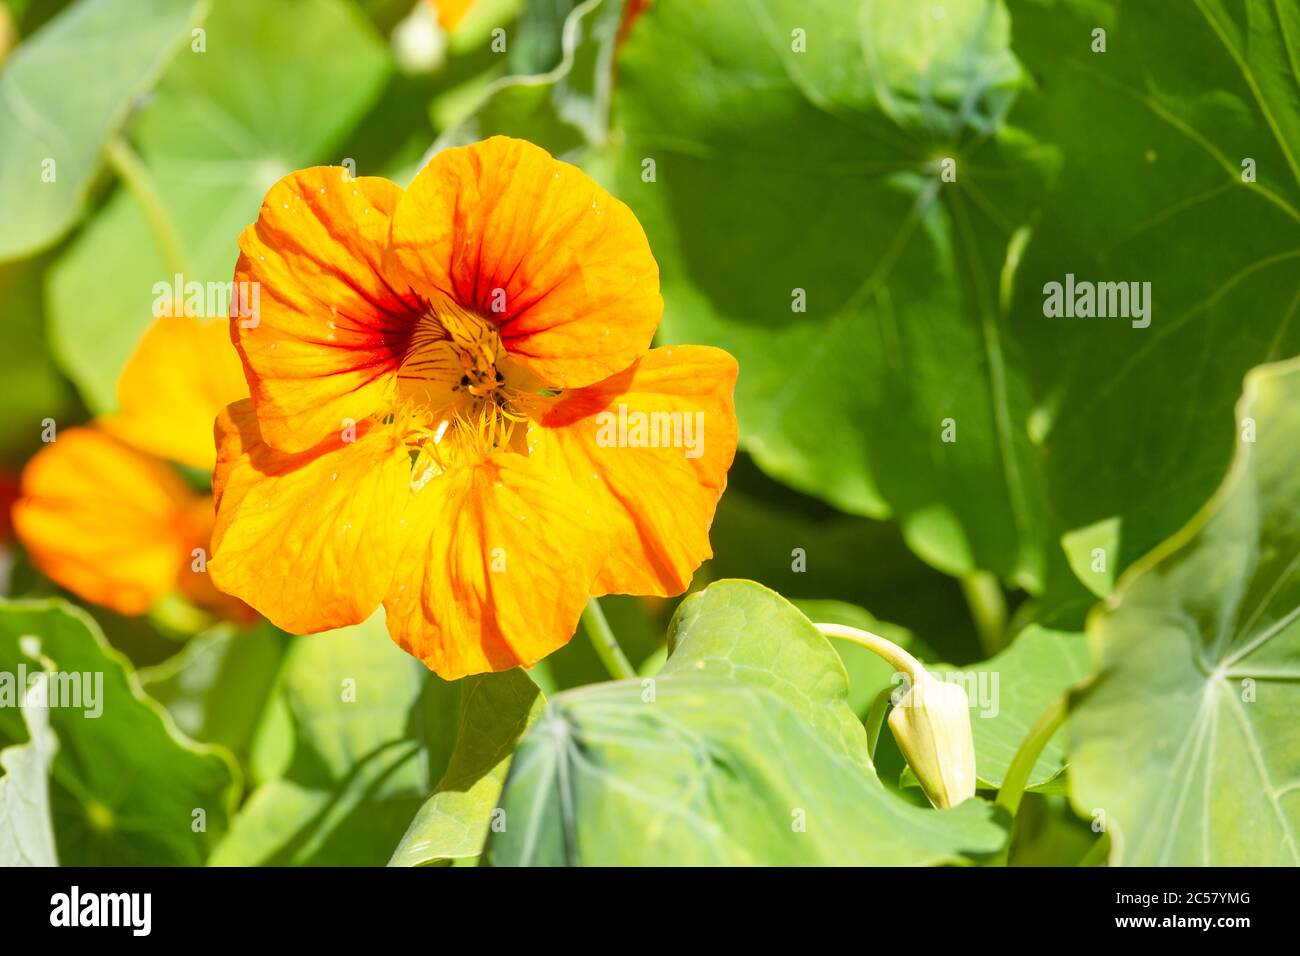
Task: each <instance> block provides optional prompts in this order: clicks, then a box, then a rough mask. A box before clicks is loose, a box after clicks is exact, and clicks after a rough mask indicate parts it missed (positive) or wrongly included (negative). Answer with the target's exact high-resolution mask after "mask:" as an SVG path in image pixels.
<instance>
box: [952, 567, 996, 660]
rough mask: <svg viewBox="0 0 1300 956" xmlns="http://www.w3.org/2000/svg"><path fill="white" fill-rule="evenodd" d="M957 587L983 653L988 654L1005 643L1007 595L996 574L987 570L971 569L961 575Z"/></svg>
mask: <svg viewBox="0 0 1300 956" xmlns="http://www.w3.org/2000/svg"><path fill="white" fill-rule="evenodd" d="M961 591H962V594H963V595H965V597H966V605H967V607H969V608H970V614H971V619H972V620H973V621H974V622H975V633H977V634H978V635H979V639H980V645H981V646H982V647H983V648H984V653H985V655H986V656H988V657H992V656H993V655H994V654H996V653H997V652H998V651H1000V650H1002V649H1003V648H1004V647H1006V628H1007V599H1006V596H1005V595H1004V594H1003V593H1002V585H1001V584H1000V583H999V582H998V579H997V576H996V575H994V574H990V573H989V572H988V571H972V572H970V573H969V574H963V575H962V576H961Z"/></svg>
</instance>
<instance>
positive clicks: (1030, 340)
mask: <svg viewBox="0 0 1300 956" xmlns="http://www.w3.org/2000/svg"><path fill="white" fill-rule="evenodd" d="M1009 6H1010V10H1011V14H1012V19H1013V22H1014V23H1015V31H1014V34H1015V51H1016V53H1017V55H1018V56H1019V57H1020V59H1021V60H1022V61H1023V62H1024V64H1025V65H1026V67H1027V69H1028V70H1029V71H1030V72H1031V73H1032V75H1033V76H1034V78H1035V83H1034V86H1033V88H1032V90H1027V91H1025V92H1024V93H1022V95H1021V96H1020V98H1019V99H1018V101H1017V105H1016V108H1015V109H1014V110H1013V111H1012V113H1011V120H1012V122H1014V123H1016V124H1018V125H1021V126H1023V127H1024V128H1026V129H1027V130H1029V131H1030V132H1031V133H1032V135H1034V136H1035V137H1037V138H1038V139H1040V140H1042V141H1044V142H1047V143H1051V144H1053V145H1055V146H1056V147H1058V148H1059V149H1060V151H1061V156H1062V158H1063V162H1062V166H1061V168H1060V172H1059V175H1058V176H1057V177H1056V179H1055V181H1054V184H1053V188H1052V189H1051V190H1050V191H1049V192H1047V193H1046V194H1045V195H1044V196H1043V197H1042V200H1041V203H1042V213H1041V215H1040V216H1039V217H1038V221H1037V222H1036V224H1035V226H1034V232H1033V239H1032V241H1031V242H1030V243H1029V244H1028V245H1027V247H1026V248H1025V250H1024V256H1023V258H1022V260H1021V263H1020V268H1019V271H1018V273H1017V277H1016V278H1017V282H1016V293H1015V296H1014V299H1015V304H1014V307H1013V310H1012V314H1011V320H1010V322H1011V327H1012V328H1013V329H1014V330H1015V332H1016V338H1017V341H1018V343H1019V351H1020V354H1022V355H1024V356H1026V357H1029V358H1031V359H1032V360H1031V361H1029V362H1028V363H1027V364H1026V365H1025V370H1026V371H1027V373H1028V379H1029V380H1028V388H1029V389H1030V391H1031V392H1032V394H1033V396H1034V410H1033V413H1032V415H1033V422H1034V425H1033V432H1034V435H1035V441H1036V443H1037V445H1038V447H1039V454H1040V459H1041V461H1042V463H1043V477H1044V481H1045V483H1046V486H1047V495H1048V498H1049V499H1050V501H1051V504H1052V508H1053V511H1054V512H1055V514H1056V519H1055V520H1056V522H1057V524H1058V525H1059V529H1060V532H1061V533H1063V534H1064V533H1066V532H1079V534H1077V535H1076V536H1075V537H1074V538H1073V540H1072V541H1071V540H1067V548H1068V547H1070V545H1071V544H1072V543H1073V544H1075V545H1077V544H1079V543H1080V542H1081V540H1083V539H1086V538H1087V536H1088V534H1089V533H1091V534H1092V535H1093V536H1094V537H1095V536H1096V535H1097V533H1098V532H1104V535H1106V536H1109V537H1110V538H1111V541H1110V542H1109V544H1107V543H1106V542H1104V541H1098V542H1095V543H1093V544H1092V545H1091V547H1089V548H1088V550H1087V551H1086V552H1084V553H1082V554H1077V555H1076V556H1075V561H1074V564H1075V567H1076V569H1077V570H1080V571H1081V573H1080V578H1081V580H1083V581H1084V583H1085V584H1087V585H1088V586H1089V587H1090V588H1092V589H1093V590H1094V591H1100V592H1102V593H1106V592H1108V590H1109V588H1110V586H1111V584H1112V583H1113V581H1114V580H1115V578H1116V576H1117V575H1118V574H1119V573H1121V572H1122V571H1123V570H1124V569H1125V568H1126V567H1128V566H1129V565H1131V564H1132V563H1133V561H1134V560H1136V559H1137V558H1139V557H1141V556H1142V555H1144V554H1146V553H1147V552H1148V551H1150V550H1151V549H1152V548H1153V547H1155V546H1156V545H1157V544H1159V543H1160V542H1161V541H1163V540H1164V539H1166V538H1167V537H1169V535H1171V534H1173V533H1174V532H1175V531H1177V530H1178V529H1179V528H1180V527H1182V526H1183V525H1184V524H1185V523H1186V522H1187V521H1188V520H1189V519H1190V518H1191V517H1192V515H1193V513H1194V512H1195V511H1196V510H1197V509H1198V508H1199V507H1200V506H1201V505H1202V504H1203V503H1204V502H1205V500H1206V499H1207V498H1208V497H1209V496H1210V495H1211V493H1212V492H1213V491H1214V489H1215V487H1217V485H1218V484H1219V482H1220V481H1221V479H1222V477H1223V474H1224V472H1225V470H1226V469H1227V467H1228V463H1229V460H1230V458H1231V455H1232V450H1233V447H1234V444H1235V442H1234V437H1235V436H1234V432H1235V431H1236V429H1237V428H1238V427H1239V425H1238V424H1237V423H1235V422H1234V420H1233V414H1232V409H1233V403H1234V402H1235V401H1236V399H1237V397H1238V395H1239V393H1240V389H1241V380H1242V377H1243V376H1244V375H1245V373H1246V372H1247V370H1249V369H1250V368H1251V367H1253V366H1255V365H1257V364H1259V363H1262V362H1270V361H1274V360H1277V359H1284V358H1288V357H1290V356H1293V355H1295V354H1297V353H1298V352H1300V322H1297V321H1295V319H1296V312H1297V308H1300V162H1298V161H1297V156H1298V151H1300V97H1297V94H1296V79H1295V70H1296V64H1297V63H1300V8H1298V7H1297V6H1296V4H1294V3H1274V2H1272V0H1186V2H1182V0H1151V2H1139V3H1121V2H1116V0H1069V2H1065V0H1060V2H1044V0H1010V3H1009ZM1099 29H1100V30H1105V41H1106V49H1105V52H1093V49H1092V48H1093V45H1094V43H1095V39H1094V35H1093V31H1094V30H1099ZM1250 179H1253V180H1254V181H1248V180H1250ZM1067 272H1068V273H1073V274H1074V275H1075V277H1076V279H1078V280H1089V281H1100V280H1111V281H1129V282H1137V281H1141V282H1149V283H1150V304H1151V311H1150V314H1149V318H1150V325H1149V326H1148V327H1147V328H1133V327H1132V323H1131V322H1130V321H1126V320H1124V319H1122V318H1121V319H1099V318H1092V319H1089V318H1075V319H1066V318H1057V319H1049V318H1047V317H1045V316H1044V314H1043V304H1044V293H1043V287H1044V285H1045V284H1046V283H1048V282H1053V281H1054V282H1058V283H1060V282H1064V281H1065V277H1066V273H1067ZM1098 546H1105V547H1106V549H1107V550H1106V555H1105V556H1106V559H1107V560H1106V562H1105V565H1104V567H1105V569H1106V570H1105V572H1103V573H1100V574H1099V573H1097V572H1094V571H1093V570H1092V567H1093V555H1092V553H1091V552H1092V548H1093V547H1098ZM1098 566H1102V565H1098Z"/></svg>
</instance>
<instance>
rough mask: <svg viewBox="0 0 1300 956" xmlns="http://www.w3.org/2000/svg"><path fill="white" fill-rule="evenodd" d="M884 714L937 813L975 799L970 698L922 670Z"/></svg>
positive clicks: (963, 692) (960, 690)
mask: <svg viewBox="0 0 1300 956" xmlns="http://www.w3.org/2000/svg"><path fill="white" fill-rule="evenodd" d="M910 676H911V677H912V686H911V687H909V688H908V689H907V693H906V694H904V695H903V696H902V698H901V699H900V700H899V701H898V703H897V704H896V705H895V706H894V709H893V711H892V712H891V713H890V715H889V729H890V730H891V731H893V734H894V740H896V741H898V749H899V750H901V751H902V752H903V757H904V758H905V759H906V760H907V765H908V766H909V767H911V768H912V773H913V774H915V775H916V779H917V781H918V782H919V783H920V784H921V789H922V790H924V791H925V795H926V796H927V797H929V798H930V802H931V803H932V804H934V805H935V806H936V807H938V808H939V809H941V810H942V809H947V808H948V807H954V806H956V805H957V804H959V803H961V802H962V801H963V800H965V799H967V798H968V797H973V796H975V741H974V738H973V737H972V736H971V726H970V700H969V699H968V698H967V697H966V691H965V690H963V689H962V687H961V686H960V685H958V684H946V683H944V682H943V681H940V680H938V679H937V678H935V677H933V676H932V675H930V674H929V673H927V672H926V671H925V670H924V669H918V670H917V671H915V672H914V673H913V674H912V675H910Z"/></svg>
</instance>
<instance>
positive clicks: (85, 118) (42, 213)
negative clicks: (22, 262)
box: [0, 0, 207, 261]
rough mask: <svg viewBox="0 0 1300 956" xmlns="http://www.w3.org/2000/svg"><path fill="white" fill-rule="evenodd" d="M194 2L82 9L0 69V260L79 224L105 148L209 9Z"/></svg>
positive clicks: (99, 1)
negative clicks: (0, 197)
mask: <svg viewBox="0 0 1300 956" xmlns="http://www.w3.org/2000/svg"><path fill="white" fill-rule="evenodd" d="M206 6H207V4H206V3H201V2H199V0H79V2H78V3H75V4H73V5H72V6H71V7H69V8H68V9H67V10H65V11H64V12H63V13H61V14H60V15H59V16H58V17H56V18H55V19H54V20H53V21H51V22H50V23H48V24H46V25H45V26H44V27H43V28H42V29H40V30H39V31H37V32H36V34H35V35H34V36H32V37H31V38H30V39H28V40H26V41H25V42H23V43H21V44H19V46H18V48H17V49H16V50H15V51H14V53H13V55H12V56H11V57H10V58H9V60H8V61H7V62H6V63H5V65H4V68H3V70H0V137H2V138H0V196H4V202H3V204H0V261H3V260H6V259H15V258H18V257H21V256H24V255H29V254H30V253H32V252H35V251H37V250H39V249H42V248H44V247H46V246H48V245H50V244H51V243H53V242H54V241H55V240H56V239H58V238H59V236H61V235H62V234H63V233H64V232H66V231H67V230H68V229H69V228H70V227H71V226H72V225H73V224H74V223H75V222H76V221H77V218H78V217H79V216H80V215H81V212H82V207H83V206H84V205H85V202H86V198H87V193H88V191H89V190H90V186H91V183H92V182H93V180H94V177H95V174H96V172H97V171H98V170H99V168H100V165H101V162H102V156H103V150H104V145H105V144H106V143H107V142H108V140H109V139H110V138H111V137H112V136H113V135H115V134H116V132H117V130H118V129H119V128H120V127H121V125H122V123H123V122H125V120H126V118H127V116H128V114H129V113H130V111H131V107H132V106H133V102H134V100H135V98H136V97H137V96H139V95H140V94H141V93H143V92H145V91H146V90H147V89H148V88H149V87H150V86H151V85H152V84H153V82H154V81H155V80H156V79H157V78H158V75H159V74H160V73H161V72H162V70H163V68H164V66H165V65H166V64H167V61H168V60H170V59H171V58H172V57H173V56H174V55H175V54H176V51H177V50H178V49H179V48H180V47H181V46H182V45H183V44H184V43H185V42H187V41H188V40H189V38H190V29H191V27H192V26H193V25H194V24H195V23H196V22H198V19H199V18H200V16H201V15H202V13H203V11H204V10H205V9H206Z"/></svg>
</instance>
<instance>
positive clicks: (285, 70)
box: [49, 0, 390, 412]
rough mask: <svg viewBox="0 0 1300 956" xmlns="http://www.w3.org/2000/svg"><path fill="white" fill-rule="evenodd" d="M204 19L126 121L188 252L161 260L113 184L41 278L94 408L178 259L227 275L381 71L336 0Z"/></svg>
mask: <svg viewBox="0 0 1300 956" xmlns="http://www.w3.org/2000/svg"><path fill="white" fill-rule="evenodd" d="M204 29H205V30H206V37H205V50H204V52H195V51H194V50H192V49H186V50H185V51H183V52H182V53H181V54H180V55H179V56H178V57H177V58H176V60H175V61H174V62H173V63H172V65H171V67H170V68H169V69H168V70H167V73H166V74H165V76H164V77H163V79H162V81H161V82H160V83H159V85H158V89H157V91H156V95H155V97H154V99H153V101H152V102H151V103H149V104H148V105H147V106H146V107H144V108H143V109H141V110H140V112H139V114H138V116H137V117H136V119H135V122H134V124H133V126H132V129H131V133H132V139H133V141H134V142H135V144H136V146H137V149H138V152H139V154H140V158H141V160H142V161H143V163H144V166H145V170H146V173H147V175H148V176H149V177H150V178H151V179H152V182H153V185H154V187H155V188H156V191H157V193H158V196H159V198H160V201H161V204H162V207H163V212H164V214H165V216H166V217H167V219H169V220H170V223H171V226H172V227H173V228H174V230H175V231H176V233H177V235H178V237H179V241H180V244H181V246H182V247H183V249H182V255H183V256H184V259H185V261H184V262H183V263H177V262H171V261H168V260H167V258H165V256H164V253H163V252H162V251H161V250H160V248H159V245H158V240H157V237H156V235H155V233H154V232H153V231H152V230H151V227H150V225H149V222H148V220H147V218H146V216H145V215H144V213H143V212H142V210H141V208H140V205H139V204H138V202H137V200H136V198H135V197H134V196H133V195H131V194H129V193H128V192H126V191H125V190H123V189H119V190H118V192H117V193H116V194H115V195H114V196H113V197H112V199H111V200H110V201H109V202H108V204H107V205H106V207H105V208H104V209H103V210H102V211H101V213H100V214H99V215H97V216H95V218H94V219H93V220H91V222H90V223H89V224H88V226H87V227H86V230H85V232H84V233H83V234H82V235H81V236H79V237H78V238H77V240H76V241H75V242H74V243H73V244H72V246H71V247H70V248H69V249H68V250H67V252H66V253H65V254H64V255H63V256H62V257H61V258H60V260H59V261H58V262H57V263H56V264H55V266H54V268H53V269H52V271H51V275H50V278H49V302H50V311H51V322H52V339H53V341H54V345H55V349H56V353H57V357H58V358H59V360H60V361H61V363H62V364H63V367H64V370H65V371H66V372H67V373H68V375H69V376H70V377H71V378H72V379H73V381H74V382H75V383H76V385H77V387H78V388H79V389H80V391H81V394H82V397H83V398H84V399H85V400H86V403H87V405H89V406H90V408H91V410H92V411H95V412H103V411H110V410H112V409H114V408H115V407H116V403H117V399H116V385H117V378H118V374H119V372H120V371H121V368H122V366H123V364H124V363H125V362H126V359H127V357H128V356H129V355H130V353H131V350H132V349H133V348H134V346H135V343H136V341H137V340H138V339H139V337H140V335H141V334H142V333H143V332H144V330H145V328H146V327H147V326H148V325H149V322H150V321H151V318H152V308H153V304H154V299H155V296H156V293H155V284H156V283H160V282H161V283H165V284H166V285H167V286H168V287H171V286H172V285H173V284H174V275H175V272H176V270H177V269H180V270H181V271H182V273H183V279H184V281H185V282H191V281H193V282H200V283H205V284H206V283H209V282H212V283H229V282H230V281H231V279H232V277H233V275H234V269H235V260H236V259H237V257H238V248H237V246H236V240H237V239H238V237H239V234H240V232H242V231H243V229H244V227H246V226H247V225H249V223H251V222H253V221H254V220H255V219H256V218H257V213H258V209H259V207H260V205H261V202H262V197H263V196H264V195H265V193H266V190H267V188H269V187H270V186H271V185H272V184H274V183H275V182H276V181H277V180H279V179H280V178H281V177H283V176H284V175H286V174H287V173H289V172H291V171H293V170H295V169H298V168H301V167H305V166H312V165H316V164H320V163H326V164H340V163H342V162H343V160H344V159H345V157H343V156H338V155H332V154H331V153H330V152H329V150H330V149H331V148H333V147H334V146H335V145H336V144H337V142H338V141H339V139H340V138H341V137H342V136H343V135H345V134H346V133H347V131H348V129H349V128H350V127H351V126H352V125H353V124H354V123H355V122H356V121H357V120H358V118H359V117H360V116H361V114H362V112H363V111H364V110H365V109H366V108H367V107H368V106H369V105H370V103H371V102H372V101H373V99H374V97H375V96H376V95H377V93H378V91H379V89H380V87H381V86H382V84H383V81H384V79H385V77H386V76H387V74H388V72H389V69H390V60H389V57H388V53H387V51H386V50H385V48H384V46H383V44H382V41H381V40H380V39H379V38H378V37H377V36H376V35H375V33H374V28H373V27H372V26H371V25H370V24H369V22H368V21H367V20H366V19H365V18H364V17H363V16H362V15H361V13H360V12H359V11H358V10H357V9H356V8H355V7H354V6H352V5H351V4H350V3H346V2H343V0H222V2H221V3H218V4H216V5H215V6H214V8H213V11H212V14H211V16H210V17H209V18H208V19H207V21H206V22H205V23H204ZM366 172H367V171H366V170H357V173H358V175H365V174H366ZM204 288H205V292H206V286H205V287H204ZM187 294H188V293H187Z"/></svg>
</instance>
